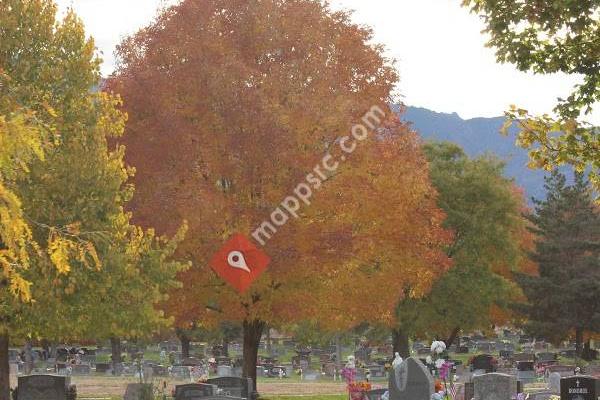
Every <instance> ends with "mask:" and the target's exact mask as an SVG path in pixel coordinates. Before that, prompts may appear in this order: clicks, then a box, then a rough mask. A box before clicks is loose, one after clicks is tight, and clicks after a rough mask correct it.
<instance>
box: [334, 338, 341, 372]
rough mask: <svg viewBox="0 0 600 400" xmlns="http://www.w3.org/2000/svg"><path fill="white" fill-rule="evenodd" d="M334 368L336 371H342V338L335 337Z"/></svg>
mask: <svg viewBox="0 0 600 400" xmlns="http://www.w3.org/2000/svg"><path fill="white" fill-rule="evenodd" d="M335 366H336V368H337V370H338V371H341V370H342V337H341V336H340V334H339V333H338V334H337V335H335Z"/></svg>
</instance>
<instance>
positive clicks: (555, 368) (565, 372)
mask: <svg viewBox="0 0 600 400" xmlns="http://www.w3.org/2000/svg"><path fill="white" fill-rule="evenodd" d="M575 368H576V367H575V366H574V365H550V366H548V367H546V371H545V373H546V374H548V375H550V374H551V373H553V372H557V373H559V374H560V376H561V377H563V378H566V377H568V376H573V375H575Z"/></svg>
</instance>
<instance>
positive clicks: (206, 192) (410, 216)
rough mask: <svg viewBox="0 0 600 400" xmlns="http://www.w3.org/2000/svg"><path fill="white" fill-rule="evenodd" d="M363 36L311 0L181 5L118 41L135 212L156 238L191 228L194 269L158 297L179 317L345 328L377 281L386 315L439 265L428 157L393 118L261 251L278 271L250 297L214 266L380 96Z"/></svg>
mask: <svg viewBox="0 0 600 400" xmlns="http://www.w3.org/2000/svg"><path fill="white" fill-rule="evenodd" d="M370 39H371V32H370V31H369V30H368V29H365V28H362V27H359V26H356V25H353V24H352V23H351V22H350V18H349V16H348V15H347V14H345V13H332V12H330V11H329V10H328V9H327V6H325V5H323V4H321V3H317V2H314V1H310V0H299V1H294V2H280V1H276V0H266V1H265V0H263V1H257V0H244V1H239V2H237V1H236V2H231V1H221V0H208V1H203V2H196V1H191V0H188V1H183V2H181V3H179V4H178V5H177V6H174V7H171V8H170V9H169V10H166V11H165V12H163V14H162V15H160V16H159V17H158V18H157V20H156V22H155V23H154V24H153V25H152V26H150V27H148V28H146V29H144V30H142V31H140V32H138V33H137V34H136V35H134V36H133V37H131V38H129V39H126V40H125V41H124V42H123V43H122V44H121V46H120V47H119V50H118V53H119V54H118V55H119V58H120V63H119V68H118V70H117V72H116V74H115V76H114V77H113V78H112V79H111V80H110V81H109V84H108V88H109V89H111V90H114V91H116V92H119V93H120V94H121V96H122V97H123V100H124V108H125V110H126V111H127V112H128V115H129V121H128V123H127V126H126V132H125V135H124V136H123V137H122V138H120V139H119V141H123V142H124V143H125V144H126V146H127V149H128V153H127V156H126V157H127V161H128V163H129V164H131V165H132V166H133V167H135V168H136V176H135V179H134V182H135V186H136V194H135V197H134V199H133V207H132V208H133V211H134V219H135V221H136V222H138V223H141V224H143V225H151V226H155V227H156V228H157V230H158V231H159V232H161V233H172V232H173V231H174V229H176V227H177V226H178V224H179V223H180V222H181V220H183V219H186V220H187V221H188V222H189V233H188V235H187V236H186V239H185V240H184V242H183V243H182V244H181V246H180V247H179V249H178V254H179V256H181V257H184V258H186V259H189V260H190V261H192V262H193V267H192V268H191V269H189V270H188V271H186V272H183V273H181V274H180V279H181V281H182V283H183V288H182V289H178V290H176V291H173V292H172V294H171V296H170V298H169V300H168V302H167V304H166V308H167V311H168V312H169V313H170V314H171V315H174V316H175V317H176V319H177V323H178V324H180V325H182V326H185V325H187V324H188V323H189V322H193V321H195V320H198V319H200V318H202V319H203V320H204V319H208V320H210V321H218V320H220V319H230V320H240V319H244V318H246V319H260V320H263V321H269V323H271V324H275V325H277V324H280V323H287V322H291V321H293V320H298V319H303V318H317V317H323V318H325V319H331V320H336V322H335V323H334V325H337V326H341V325H343V324H346V325H347V324H349V323H354V322H356V321H360V320H362V319H365V318H370V316H372V315H373V307H369V306H367V305H365V304H364V301H363V300H364V296H366V295H367V294H368V293H373V292H377V291H381V288H382V287H386V288H388V289H386V290H384V291H383V292H385V293H384V294H382V295H381V296H380V297H381V298H380V299H378V300H377V302H378V304H379V305H380V306H381V307H382V308H385V311H382V312H378V313H376V314H377V318H382V319H386V320H389V319H390V315H391V312H390V308H391V307H393V304H394V302H395V301H397V300H398V298H399V297H400V295H401V293H402V286H403V285H405V284H408V283H410V284H412V285H414V286H415V288H418V289H415V292H414V293H415V295H416V294H418V293H423V292H425V291H426V290H427V288H428V287H429V286H430V281H431V280H432V279H433V278H434V277H435V276H437V275H438V274H439V273H440V271H442V270H444V269H445V268H447V266H448V262H447V259H445V257H444V256H443V254H442V253H441V252H440V248H441V246H442V245H443V244H444V243H445V242H446V237H447V232H445V231H444V230H443V229H442V228H441V227H440V224H441V220H442V218H443V215H442V213H441V212H440V211H439V210H438V209H437V208H436V207H435V194H434V192H433V190H432V188H431V185H430V183H429V179H428V171H427V164H426V162H425V161H424V160H423V157H422V155H421V154H420V151H419V143H418V140H417V139H416V137H415V135H414V134H413V133H409V132H408V131H407V129H406V127H404V126H402V125H401V124H400V123H399V122H398V121H396V120H390V121H388V122H386V126H385V129H381V130H377V131H375V132H372V138H371V139H369V140H367V141H365V142H364V144H361V145H360V146H359V147H357V149H356V151H355V153H354V154H352V155H351V156H349V157H348V161H347V163H345V164H344V165H342V167H341V168H340V170H339V171H336V172H335V173H333V174H330V176H329V179H328V180H327V181H326V182H324V183H323V184H322V185H321V186H320V187H319V188H316V187H315V188H314V195H313V198H312V199H311V204H310V206H307V207H303V208H302V209H301V210H300V211H299V215H298V219H295V218H290V221H289V222H288V223H287V224H286V225H285V226H283V227H281V229H279V230H278V232H277V235H275V236H274V237H273V239H271V240H270V241H269V242H268V243H267V244H266V246H265V248H264V250H265V251H266V252H267V253H268V254H269V256H270V257H271V259H272V262H271V265H270V267H269V269H268V270H267V271H266V272H265V273H264V274H263V275H262V276H261V277H260V279H258V280H257V281H256V282H255V283H254V284H253V286H252V287H251V288H250V290H249V291H248V293H246V294H244V295H239V294H238V293H236V292H235V291H234V290H233V289H231V288H229V287H227V286H226V285H225V284H224V283H223V282H222V281H221V280H220V279H218V278H217V277H216V276H215V274H214V273H213V272H212V271H211V270H210V269H209V268H208V266H207V263H208V260H209V259H210V257H211V256H212V255H213V253H214V252H215V251H217V250H218V249H219V248H220V247H221V245H222V243H223V241H224V240H225V239H226V238H227V237H228V236H229V235H230V234H232V233H234V232H242V233H246V234H250V233H251V231H252V230H253V229H254V228H256V226H258V225H260V223H261V221H264V220H265V219H267V218H268V217H269V215H270V213H271V212H272V211H273V210H274V209H275V208H277V206H278V205H279V204H280V203H281V201H282V199H284V198H286V197H287V196H288V195H289V194H291V192H292V191H293V190H294V188H295V187H296V185H297V184H298V183H299V182H302V181H303V180H304V179H305V178H306V175H307V174H308V173H310V172H311V170H312V169H313V168H314V166H315V165H317V163H318V162H319V161H320V160H321V159H322V158H323V156H324V155H325V154H326V153H327V152H328V151H332V148H334V147H337V146H334V144H335V143H336V140H337V139H338V138H340V137H342V136H344V135H348V134H349V132H350V128H351V127H352V124H353V123H357V122H360V118H361V117H362V115H363V114H364V113H365V112H366V111H368V110H370V109H371V107H373V106H374V105H381V104H385V103H386V102H387V100H388V99H389V96H390V91H391V89H392V87H393V85H394V83H395V81H396V80H397V76H396V72H395V70H394V69H393V67H392V66H391V65H390V63H388V62H387V60H385V59H384V57H383V56H382V53H381V49H380V48H379V47H377V46H372V45H371V44H369V41H370ZM384 108H385V109H386V111H388V112H389V110H387V106H385V107H384ZM338 156H340V155H338ZM367 290H368V291H367ZM215 310H218V311H215ZM349 313H350V314H351V316H350V315H348V314H349Z"/></svg>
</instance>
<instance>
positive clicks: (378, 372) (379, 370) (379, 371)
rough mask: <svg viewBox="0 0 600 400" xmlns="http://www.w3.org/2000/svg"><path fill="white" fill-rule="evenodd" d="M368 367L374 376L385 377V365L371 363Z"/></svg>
mask: <svg viewBox="0 0 600 400" xmlns="http://www.w3.org/2000/svg"><path fill="white" fill-rule="evenodd" d="M367 369H368V370H369V371H370V372H371V377H372V378H383V377H385V367H384V366H383V365H377V364H374V365H369V366H367Z"/></svg>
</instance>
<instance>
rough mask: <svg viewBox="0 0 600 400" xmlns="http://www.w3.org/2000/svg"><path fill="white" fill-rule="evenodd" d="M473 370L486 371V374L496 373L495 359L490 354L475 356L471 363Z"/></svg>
mask: <svg viewBox="0 0 600 400" xmlns="http://www.w3.org/2000/svg"><path fill="white" fill-rule="evenodd" d="M471 368H472V370H473V371H476V370H484V371H485V372H486V373H490V372H495V371H496V366H495V364H494V357H493V356H491V355H489V354H480V355H478V356H475V357H473V361H472V362H471Z"/></svg>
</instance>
